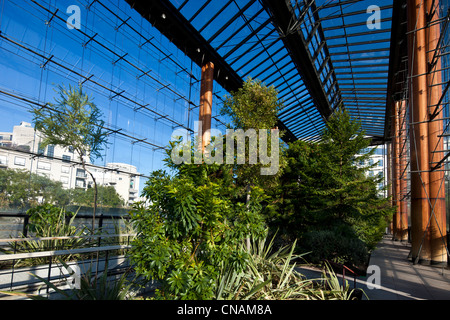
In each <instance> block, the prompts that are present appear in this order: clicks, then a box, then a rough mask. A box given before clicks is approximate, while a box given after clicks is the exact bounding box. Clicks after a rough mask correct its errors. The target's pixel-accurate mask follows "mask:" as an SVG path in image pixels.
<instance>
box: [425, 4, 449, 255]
mask: <svg viewBox="0 0 450 320" xmlns="http://www.w3.org/2000/svg"><path fill="white" fill-rule="evenodd" d="M433 3H434V7H432V5H433ZM433 12H434V14H432V13H433ZM427 13H428V14H429V16H430V21H429V23H430V26H429V27H428V28H427V52H428V63H429V64H430V63H432V61H433V56H434V55H435V53H436V54H437V52H436V51H435V49H436V47H437V45H438V41H439V36H440V26H439V23H436V20H438V19H439V1H430V0H428V1H427ZM436 56H437V57H438V55H436ZM440 70H441V59H440V57H438V58H437V60H436V64H435V65H434V66H432V67H431V68H430V70H428V71H429V73H428V105H429V112H431V113H432V112H433V111H434V110H435V105H437V104H438V102H439V99H440V97H441V95H442V87H441V86H440V85H439V84H441V83H442V82H441V80H442V78H441V72H440ZM431 120H432V121H430V122H428V134H429V135H428V144H429V152H430V156H429V157H430V161H431V166H434V165H435V164H436V162H438V161H439V160H441V159H442V157H443V155H444V154H443V153H442V152H440V151H442V150H444V143H443V139H442V138H441V137H439V136H440V135H442V133H443V120H442V111H441V112H439V113H438V114H437V116H436V117H435V118H434V119H431ZM433 151H438V152H437V153H436V152H433ZM444 179H445V177H444V171H443V168H442V167H440V168H437V169H436V170H433V171H431V172H430V202H431V207H432V213H434V215H433V216H432V217H431V220H430V242H431V263H447V251H446V238H447V230H446V229H447V223H446V208H445V182H444Z"/></svg>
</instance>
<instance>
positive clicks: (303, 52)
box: [261, 0, 333, 119]
mask: <svg viewBox="0 0 450 320" xmlns="http://www.w3.org/2000/svg"><path fill="white" fill-rule="evenodd" d="M261 2H262V3H263V4H264V5H265V7H266V8H268V11H269V13H270V15H271V17H272V19H273V20H274V22H275V24H276V25H277V26H278V29H279V32H280V37H281V39H282V40H283V43H284V44H285V46H286V47H287V48H289V51H290V54H291V58H292V60H293V61H294V63H295V65H296V66H297V69H298V70H299V73H300V74H301V75H302V78H303V80H304V81H303V82H304V83H305V85H306V86H307V87H308V89H309V92H310V93H311V95H312V97H313V99H314V101H315V102H316V106H317V109H318V110H319V112H320V113H321V114H322V116H323V117H324V118H325V119H328V117H329V116H330V115H331V113H332V112H333V111H332V108H331V106H330V103H329V101H328V99H327V96H326V94H325V91H324V88H323V86H322V83H321V81H320V78H319V76H318V74H317V72H316V69H315V66H314V63H313V61H314V60H313V59H312V57H311V55H310V52H309V50H308V48H307V47H306V46H305V39H304V38H303V35H302V34H301V33H300V31H299V30H298V29H296V30H295V32H292V28H291V24H290V23H291V21H297V20H298V19H297V17H296V15H295V13H294V11H293V9H292V7H291V6H290V4H289V3H288V1H280V0H261ZM312 2H314V1H312ZM312 2H311V3H312ZM308 9H309V8H308Z"/></svg>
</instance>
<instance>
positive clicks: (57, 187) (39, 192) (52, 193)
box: [0, 169, 69, 209]
mask: <svg viewBox="0 0 450 320" xmlns="http://www.w3.org/2000/svg"><path fill="white" fill-rule="evenodd" d="M38 200H40V201H43V202H50V203H54V204H57V205H60V206H64V205H67V204H68V203H69V196H68V193H67V192H66V190H64V189H63V187H62V183H61V182H58V181H53V180H50V179H49V178H47V177H43V176H40V175H38V174H35V173H30V172H29V171H26V170H15V169H1V170H0V206H1V207H3V208H8V207H11V208H20V209H25V208H28V207H31V206H33V205H36V204H38Z"/></svg>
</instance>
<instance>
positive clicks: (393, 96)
mask: <svg viewBox="0 0 450 320" xmlns="http://www.w3.org/2000/svg"><path fill="white" fill-rule="evenodd" d="M127 2H128V3H129V4H130V5H131V6H132V7H133V8H135V9H136V10H137V11H138V12H139V13H140V14H141V15H143V16H144V17H147V19H148V20H149V21H150V22H151V23H152V24H153V25H154V26H156V27H157V28H158V29H159V30H160V31H161V32H162V33H163V34H164V35H166V36H167V37H169V39H171V41H173V43H174V44H176V45H177V46H178V48H179V49H181V50H183V51H184V52H185V53H186V54H187V55H188V56H189V57H190V58H191V59H192V60H193V61H194V62H195V63H197V64H198V65H199V66H200V67H202V66H204V64H205V63H209V62H212V63H214V65H215V73H214V78H215V80H216V81H217V82H219V83H220V84H221V85H222V86H223V87H224V88H225V89H226V90H228V91H233V90H236V89H237V88H238V87H240V86H241V84H242V81H243V79H245V78H247V77H251V78H258V79H260V80H262V81H263V82H264V83H265V84H266V85H268V86H274V87H275V88H276V89H277V90H278V92H279V97H280V98H281V99H283V101H284V105H285V108H284V109H283V110H281V112H280V113H279V115H278V118H279V123H280V126H282V129H285V130H286V131H287V133H288V134H287V140H288V141H291V140H294V139H302V140H307V141H318V140H320V135H321V130H322V129H323V128H324V126H326V121H327V119H328V118H329V117H330V115H332V113H333V111H334V109H335V108H336V107H337V106H338V105H343V107H344V108H346V109H347V110H348V111H349V112H350V114H351V116H352V117H354V118H356V119H359V121H360V122H361V124H362V129H363V130H364V131H365V133H366V134H367V136H368V137H369V138H370V139H372V143H373V144H380V143H386V142H391V144H390V145H391V147H390V148H391V149H390V150H389V157H390V161H389V173H390V177H389V182H392V185H393V187H392V189H391V194H392V195H393V201H394V204H395V205H397V208H398V210H397V213H396V215H395V217H394V221H393V229H394V237H395V238H396V239H398V240H405V239H406V238H407V236H408V203H409V202H411V214H410V216H411V224H412V230H413V231H412V234H413V237H414V239H413V250H412V251H413V252H412V255H413V257H414V259H416V258H417V259H419V258H420V259H421V260H431V261H437V260H444V257H445V256H446V253H445V251H446V252H447V254H448V250H447V247H446V241H444V238H445V237H446V231H445V230H446V229H447V226H446V219H445V216H446V213H445V210H446V207H445V194H444V193H443V189H444V188H445V186H444V187H443V186H442V185H443V181H444V172H443V169H444V168H443V165H444V164H446V161H447V159H448V158H449V156H450V152H449V151H448V150H445V149H444V140H445V138H446V136H447V135H448V134H446V133H445V132H446V130H447V127H448V121H447V120H446V119H448V118H449V117H448V114H444V113H445V112H447V111H446V110H447V109H448V108H447V107H448V101H449V99H448V92H449V87H450V85H449V79H448V74H449V72H448V70H449V65H448V47H449V43H448V24H449V11H448V10H449V9H448V1H433V0H401V1H392V0H381V1H377V2H376V5H374V3H373V1H366V0H340V1H331V0H289V1H288V0H286V1H278V0H258V1H257V0H242V1H237V0H229V1H226V2H222V3H221V4H220V5H218V4H217V2H213V1H210V0H203V1H194V0H184V1H176V0H160V1H156V2H155V3H154V4H152V5H148V4H147V3H146V2H145V1H144V0H127ZM417 8H421V10H422V12H420V13H414V14H413V11H414V10H415V9H417ZM446 10H447V11H446ZM419 11H420V10H419ZM408 13H409V15H408ZM423 17H425V18H423ZM424 48H425V49H426V50H423V49H424ZM424 92H426V94H424ZM427 97H428V100H424V99H427ZM414 230H415V231H414ZM421 232H422V233H423V236H421V234H420V233H421ZM444 248H445V250H444ZM445 259H446V257H445Z"/></svg>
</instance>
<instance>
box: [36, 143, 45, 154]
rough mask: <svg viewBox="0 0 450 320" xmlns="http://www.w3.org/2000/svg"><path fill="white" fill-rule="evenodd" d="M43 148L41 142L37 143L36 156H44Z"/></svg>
mask: <svg viewBox="0 0 450 320" xmlns="http://www.w3.org/2000/svg"><path fill="white" fill-rule="evenodd" d="M44 151H45V148H43V147H42V142H39V144H38V152H37V153H38V154H39V155H40V154H44Z"/></svg>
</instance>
